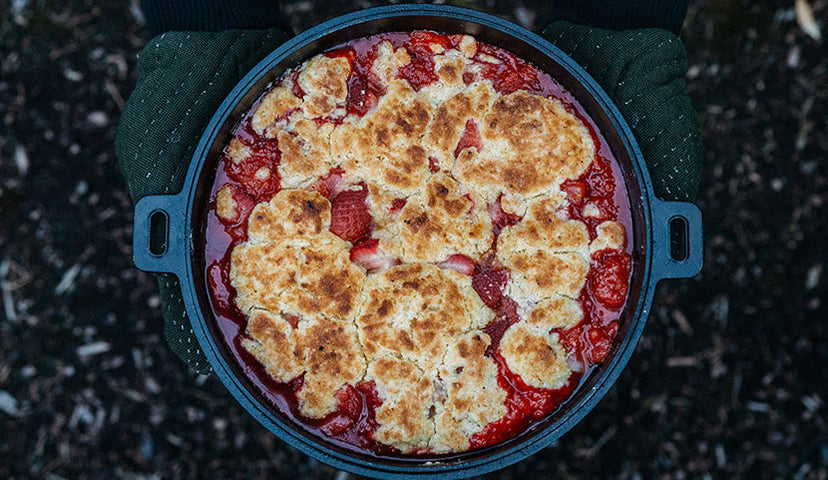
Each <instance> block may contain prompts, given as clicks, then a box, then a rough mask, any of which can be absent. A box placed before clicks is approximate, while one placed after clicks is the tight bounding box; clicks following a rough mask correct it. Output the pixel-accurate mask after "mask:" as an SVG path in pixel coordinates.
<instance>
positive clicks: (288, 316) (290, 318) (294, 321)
mask: <svg viewBox="0 0 828 480" xmlns="http://www.w3.org/2000/svg"><path fill="white" fill-rule="evenodd" d="M282 318H284V319H285V321H287V322H288V323H289V324H290V326H291V327H293V328H299V316H298V315H294V314H292V313H283V314H282Z"/></svg>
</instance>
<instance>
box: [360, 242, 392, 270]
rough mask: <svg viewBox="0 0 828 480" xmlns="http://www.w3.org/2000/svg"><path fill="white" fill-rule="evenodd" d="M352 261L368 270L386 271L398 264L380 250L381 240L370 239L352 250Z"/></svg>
mask: <svg viewBox="0 0 828 480" xmlns="http://www.w3.org/2000/svg"><path fill="white" fill-rule="evenodd" d="M350 258H351V261H352V262H354V263H356V264H357V265H359V266H361V267H362V268H364V269H366V270H385V269H387V268H389V267H392V266H394V265H396V264H397V263H398V261H397V260H396V259H394V258H391V257H389V256H388V255H386V254H385V252H383V251H382V250H380V248H379V240H378V239H376V238H369V239H368V240H363V241H362V242H359V243H357V244H356V245H354V246H353V248H351V254H350Z"/></svg>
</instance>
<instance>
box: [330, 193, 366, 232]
mask: <svg viewBox="0 0 828 480" xmlns="http://www.w3.org/2000/svg"><path fill="white" fill-rule="evenodd" d="M367 197H368V189H367V188H366V187H365V186H363V187H362V188H360V189H359V190H345V191H343V192H340V193H339V194H338V195H336V196H335V197H333V198H332V199H331V233H333V234H336V235H338V236H339V237H340V238H342V239H343V240H346V241H348V242H351V243H356V242H357V241H359V240H361V239H363V238H365V237H366V236H368V234H369V233H371V214H370V212H368V204H367V203H365V199H366V198H367Z"/></svg>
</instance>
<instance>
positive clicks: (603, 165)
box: [585, 155, 615, 198]
mask: <svg viewBox="0 0 828 480" xmlns="http://www.w3.org/2000/svg"><path fill="white" fill-rule="evenodd" d="M585 177H586V181H587V183H588V184H589V189H590V193H591V194H592V195H593V196H596V197H605V198H612V196H613V194H614V193H615V178H614V177H613V176H612V167H611V166H610V163H609V161H608V160H607V159H606V158H604V157H602V156H600V155H596V156H595V159H594V160H593V161H592V163H591V164H590V166H589V169H587V171H586V175H585Z"/></svg>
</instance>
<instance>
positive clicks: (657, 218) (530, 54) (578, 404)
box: [133, 5, 702, 478]
mask: <svg viewBox="0 0 828 480" xmlns="http://www.w3.org/2000/svg"><path fill="white" fill-rule="evenodd" d="M416 29H426V30H435V31H438V32H441V33H448V34H451V33H465V34H470V35H474V36H475V37H477V38H478V39H479V40H481V41H483V42H486V43H489V44H492V45H495V46H499V47H502V48H504V49H506V50H509V51H511V52H513V53H515V54H516V55H517V56H519V57H521V58H523V59H525V60H528V61H530V62H532V63H533V64H535V65H536V66H537V67H539V68H540V69H541V70H543V71H546V72H547V73H549V74H550V75H551V76H552V77H553V78H555V79H556V80H557V81H559V82H560V83H561V84H562V85H563V86H564V88H566V89H567V90H569V92H571V93H572V94H573V96H574V97H575V98H576V99H577V100H578V101H579V102H580V103H581V105H582V106H583V107H584V108H585V110H586V111H587V113H588V115H589V116H590V117H591V118H592V119H593V121H594V122H595V123H596V125H597V126H598V128H599V130H600V131H601V132H602V133H603V136H604V138H605V139H606V141H607V142H608V143H609V146H610V148H611V150H612V152H613V154H614V156H615V158H616V160H617V162H618V163H619V166H620V169H621V171H622V173H623V175H624V177H625V183H626V189H627V193H628V196H629V200H630V207H631V210H632V224H633V229H632V230H633V231H632V233H631V235H629V237H630V240H631V241H632V245H633V251H632V255H633V274H632V282H631V285H630V292H629V298H628V301H627V307H626V309H625V311H624V312H623V314H622V318H621V320H620V323H621V327H620V329H619V332H618V336H617V337H616V341H615V344H614V345H613V349H612V351H611V352H610V354H609V356H608V357H607V358H606V359H605V360H604V362H603V363H602V364H601V365H600V366H599V367H597V368H596V369H594V370H593V371H592V372H591V373H590V374H589V375H588V376H586V378H585V379H583V380H582V384H581V386H580V387H579V388H578V390H577V391H576V392H575V394H574V395H573V397H572V398H571V399H570V400H568V401H567V402H566V403H565V404H564V405H563V406H562V407H561V408H559V409H558V410H557V411H556V412H555V413H553V414H552V415H550V416H549V417H548V418H546V419H544V420H542V421H540V422H538V423H537V424H536V425H534V426H533V427H531V428H530V429H529V430H528V431H526V432H524V433H522V434H520V435H519V436H517V437H516V438H513V439H511V440H508V441H506V442H503V443H501V444H498V445H494V446H491V447H487V448H484V449H480V450H476V451H472V452H465V453H461V454H453V455H449V456H443V457H440V456H436V457H430V458H428V459H411V458H379V457H376V456H372V455H368V454H362V453H357V452H354V451H351V450H347V449H344V448H341V447H339V446H336V445H333V444H330V443H327V442H325V441H324V440H322V439H320V438H319V437H317V436H314V435H312V434H310V433H308V432H306V431H305V430H304V429H303V428H302V427H301V426H297V425H296V424H294V423H292V422H291V421H289V420H288V419H287V418H286V417H284V416H283V415H282V414H281V413H280V412H278V411H276V410H274V409H273V408H272V407H269V406H268V405H267V403H266V402H264V401H263V400H262V397H261V396H260V394H259V393H257V391H256V390H255V388H254V387H253V386H252V385H251V384H250V382H249V381H248V380H247V378H246V376H245V375H244V373H242V372H241V369H240V367H239V365H237V364H236V363H235V361H234V360H233V358H232V355H231V354H230V353H229V352H228V351H227V348H226V347H225V346H224V345H223V344H222V342H221V341H219V340H217V339H219V338H220V335H219V334H218V332H217V331H216V324H215V321H214V319H213V316H212V310H211V307H210V299H209V293H208V291H207V287H206V281H205V277H204V270H205V269H204V238H203V237H204V235H203V234H204V230H205V223H206V222H205V218H206V215H205V214H206V208H207V202H208V200H209V194H210V190H211V186H212V183H213V177H214V174H215V171H216V166H217V163H218V161H219V160H220V159H221V156H222V155H221V153H222V149H223V148H224V146H225V145H226V144H227V142H228V141H229V139H230V138H231V136H232V134H233V130H234V128H235V126H236V125H237V123H238V122H239V120H240V118H241V117H242V116H243V115H244V113H245V112H247V111H248V110H249V108H250V107H251V105H252V104H253V102H254V101H255V100H256V99H257V98H258V97H259V96H260V95H261V94H262V92H263V91H264V90H265V89H266V88H267V86H268V85H269V84H270V83H271V82H273V81H274V80H277V79H278V78H279V77H280V76H281V74H282V73H283V72H284V71H285V70H286V69H288V68H291V67H293V66H296V65H298V64H300V63H301V62H302V61H304V60H306V59H308V58H310V57H311V56H313V55H315V54H317V53H319V52H321V51H324V50H327V49H330V48H332V47H334V46H336V45H339V44H342V43H344V42H346V41H349V40H352V39H355V38H359V37H364V36H369V35H373V34H376V33H381V32H391V31H411V30H416ZM157 226H161V228H163V229H165V232H166V237H165V241H163V242H154V243H153V244H152V245H151V242H150V239H151V235H150V230H151V229H153V228H156V227H157ZM133 247H134V260H135V264H136V266H137V267H138V268H140V269H142V270H146V271H149V272H166V273H172V274H175V275H176V276H178V278H179V279H180V281H181V290H182V295H183V297H184V304H185V307H186V310H187V314H188V315H189V318H190V321H191V323H192V326H193V330H194V331H195V335H196V336H197V337H198V341H199V343H200V345H201V348H202V349H203V350H204V353H205V355H206V356H207V359H208V360H209V361H210V363H211V365H212V367H213V369H214V370H215V372H216V375H218V377H219V379H220V380H221V381H222V382H223V383H224V385H225V386H226V387H227V389H228V390H229V391H230V394H231V395H233V397H235V399H236V400H237V401H238V402H239V403H240V404H241V405H242V406H243V407H244V408H245V409H246V410H247V411H248V412H250V414H252V415H253V416H254V417H255V418H256V419H257V420H258V421H259V422H261V423H262V424H263V425H264V426H265V427H267V428H268V429H269V430H270V431H272V432H273V433H274V434H276V435H277V436H278V437H279V438H281V439H282V440H284V441H285V442H287V443H288V444H290V445H292V446H294V447H295V448H297V449H299V450H301V451H302V452H305V453H306V454H308V455H311V456H313V457H315V458H317V459H319V460H321V461H323V462H325V463H327V464H330V465H333V466H335V467H338V468H341V469H343V470H347V471H350V472H353V473H356V474H360V475H367V476H372V477H377V478H386V477H392V476H393V477H395V478H406V477H409V478H410V477H418V478H422V477H440V478H461V477H466V476H470V475H478V474H482V473H486V472H491V471H493V470H496V469H499V468H502V467H505V466H507V465H510V464H512V463H514V462H517V461H519V460H521V459H523V458H526V457H528V456H529V455H531V454H533V453H535V452H537V451H538V450H540V449H541V448H543V447H545V446H547V445H549V444H550V443H552V442H553V441H555V440H556V439H558V438H559V437H560V436H561V435H563V434H564V433H565V432H566V431H568V430H569V429H570V428H572V427H573V426H574V425H575V424H576V423H577V422H579V421H580V420H582V419H583V418H584V417H585V416H586V415H587V413H588V412H589V411H590V410H592V408H593V407H595V405H596V404H597V403H598V401H599V400H600V399H601V398H602V397H603V396H604V395H605V394H606V393H607V391H608V390H609V388H610V387H611V386H612V384H613V383H614V382H615V380H616V379H617V378H618V376H619V375H620V373H621V370H622V369H623V368H624V366H625V365H626V363H627V361H628V360H629V358H630V355H632V352H633V350H634V349H635V346H636V344H637V343H638V339H639V337H640V336H641V332H642V329H643V328H644V324H645V322H646V319H647V315H648V314H649V310H650V305H651V303H652V299H653V294H654V292H655V287H656V283H657V282H658V281H660V280H663V279H669V278H684V277H692V276H694V275H695V274H697V273H698V272H699V271H700V270H701V263H702V228H701V213H700V212H699V210H698V208H696V207H695V206H694V205H693V204H690V203H680V202H664V201H661V200H659V199H657V198H656V197H655V194H654V193H653V185H652V181H651V180H650V177H649V174H648V173H647V169H646V167H645V163H644V159H643V157H642V155H641V152H640V150H639V148H638V145H637V144H636V141H635V139H634V138H633V135H632V133H631V131H630V129H629V127H628V125H627V124H626V122H625V121H624V118H623V117H622V116H621V114H620V113H619V111H618V110H617V108H616V107H615V106H614V105H613V104H612V102H611V101H610V100H609V98H608V97H607V95H606V94H605V93H604V91H603V90H602V89H601V88H600V87H599V86H598V84H597V83H596V82H595V81H594V80H593V79H592V78H591V77H589V75H587V73H586V72H585V71H584V70H583V69H582V68H581V67H580V66H578V65H577V64H576V63H575V62H574V61H572V60H571V59H570V58H569V57H567V56H566V55H564V54H563V53H562V52H561V51H560V50H558V49H557V48H556V47H554V46H553V45H551V44H550V43H549V42H547V41H546V40H544V39H543V38H541V37H540V36H538V35H536V34H534V33H531V32H529V31H527V30H525V29H523V28H521V27H518V26H516V25H514V24H512V23H509V22H506V21H504V20H502V19H500V18H497V17H493V16H491V15H487V14H483V13H480V12H476V11H472V10H466V9H460V8H455V7H448V6H438V5H397V6H390V7H379V8H373V9H369V10H364V11H361V12H356V13H353V14H349V15H345V16H342V17H338V18H335V19H333V20H330V21H328V22H325V23H323V24H321V25H319V26H317V27H314V28H312V29H310V30H308V31H306V32H304V33H302V34H300V35H298V36H296V37H294V38H292V39H291V40H289V41H287V42H286V43H285V44H283V45H282V46H280V47H279V48H277V49H276V50H274V51H273V52H272V53H271V54H270V55H268V56H267V58H265V59H264V60H262V61H261V62H260V63H259V64H258V65H256V66H255V67H254V68H253V69H252V70H251V71H250V72H249V73H248V74H247V75H246V76H245V77H244V78H243V79H242V80H241V81H240V82H239V83H238V85H237V86H236V87H235V88H234V89H233V91H232V92H230V94H229V95H228V96H227V98H226V99H225V100H224V103H222V104H221V106H220V107H219V109H218V111H216V113H215V115H214V116H213V118H212V120H211V122H210V123H209V125H208V126H207V129H206V130H205V132H204V134H203V136H202V137H201V141H200V142H199V144H198V146H197V148H196V150H195V154H194V155H193V160H192V163H191V165H190V169H189V171H188V173H187V178H186V181H185V183H184V187H183V189H182V191H181V192H180V193H178V194H176V195H164V196H150V197H145V198H143V199H142V200H141V201H140V202H138V204H137V205H136V207H135V230H134V239H133Z"/></svg>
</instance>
